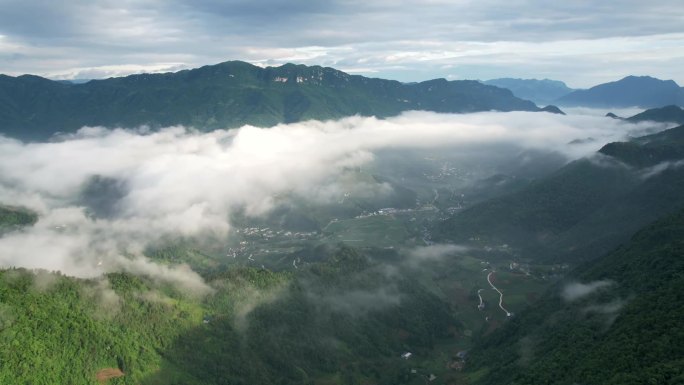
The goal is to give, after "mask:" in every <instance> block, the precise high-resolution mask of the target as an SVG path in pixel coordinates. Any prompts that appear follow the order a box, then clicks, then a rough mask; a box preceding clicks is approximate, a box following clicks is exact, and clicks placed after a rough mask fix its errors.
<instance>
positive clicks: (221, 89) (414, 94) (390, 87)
mask: <svg viewBox="0 0 684 385" xmlns="http://www.w3.org/2000/svg"><path fill="white" fill-rule="evenodd" d="M407 110H427V111H435V112H445V113H464V112H475V111H489V110H498V111H512V110H520V111H539V110H540V109H539V108H538V107H537V106H536V105H535V104H534V103H532V102H530V101H527V100H522V99H520V98H517V97H515V96H513V94H512V93H511V92H510V91H509V90H505V89H501V88H497V87H493V86H487V85H483V84H481V83H479V82H477V81H468V80H461V81H447V80H445V79H434V80H429V81H424V82H420V83H411V84H404V83H400V82H398V81H393V80H384V79H375V78H367V77H363V76H358V75H349V74H347V73H344V72H342V71H338V70H335V69H333V68H327V67H325V68H324V67H320V66H311V67H307V66H304V65H294V64H285V65H283V66H280V67H267V68H261V67H257V66H254V65H251V64H248V63H245V62H240V61H230V62H224V63H220V64H216V65H210V66H205V67H201V68H197V69H192V70H184V71H179V72H175V73H164V74H141V75H131V76H126V77H121V78H109V79H104V80H91V81H89V82H86V83H82V84H74V83H64V82H57V81H51V80H48V79H45V78H41V77H37V76H32V75H24V76H19V77H9V76H4V75H2V76H0V128H1V129H0V132H2V133H4V134H5V135H9V136H12V137H16V138H21V139H32V140H35V139H38V140H40V139H46V138H49V137H50V136H51V135H52V134H54V133H55V132H73V131H75V130H77V129H79V128H80V127H82V126H86V125H87V126H105V127H117V126H123V127H137V126H141V125H148V126H150V127H152V128H155V127H160V126H168V125H177V124H182V125H187V126H194V127H196V128H198V129H201V130H212V129H220V128H232V127H238V126H242V125H245V124H250V125H256V126H272V125H275V124H278V123H291V122H297V121H302V120H308V119H319V120H326V119H336V118H341V117H345V116H351V115H357V114H358V115H364V116H377V117H388V116H393V115H397V114H399V113H401V112H402V111H407Z"/></svg>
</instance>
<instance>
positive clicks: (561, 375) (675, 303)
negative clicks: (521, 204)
mask: <svg viewBox="0 0 684 385" xmlns="http://www.w3.org/2000/svg"><path fill="white" fill-rule="evenodd" d="M683 271H684V211H681V210H680V211H678V212H676V213H675V214H673V215H670V216H668V217H666V218H664V219H662V220H659V221H658V222H656V223H654V224H652V225H649V226H647V227H646V228H644V229H643V230H641V231H639V232H638V233H637V234H636V235H634V236H633V237H632V239H631V240H630V241H629V242H628V243H627V244H625V245H623V246H621V247H620V248H618V249H617V250H615V251H613V252H612V253H610V254H608V255H606V256H604V257H602V258H600V259H597V260H595V261H592V262H589V263H587V264H584V265H582V266H580V267H579V268H578V269H577V270H576V271H575V272H574V273H573V274H572V277H570V278H568V279H567V280H566V281H564V282H562V283H560V284H559V285H557V286H556V287H555V288H554V289H552V290H550V291H549V292H548V293H547V295H546V296H545V297H543V298H542V299H540V300H539V301H538V303H537V305H536V306H535V307H533V308H530V309H528V310H527V311H526V312H524V313H522V314H520V315H519V316H518V317H516V318H515V319H513V320H511V322H510V323H509V324H508V325H507V326H506V327H504V328H502V329H501V330H499V331H497V332H495V333H494V334H493V335H492V336H490V337H489V338H486V339H484V340H483V341H482V345H481V347H480V348H477V349H475V350H474V351H473V352H472V354H471V356H470V360H469V363H468V367H467V370H468V372H469V375H470V376H472V378H473V379H475V381H473V383H474V384H681V383H683V382H684V329H682V327H681V320H682V319H684V295H683V293H684V275H683V274H682V272H683Z"/></svg>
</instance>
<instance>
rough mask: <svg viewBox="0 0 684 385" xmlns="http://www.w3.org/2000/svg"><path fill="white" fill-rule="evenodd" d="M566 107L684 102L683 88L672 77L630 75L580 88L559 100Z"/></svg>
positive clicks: (630, 105) (661, 104)
mask: <svg viewBox="0 0 684 385" xmlns="http://www.w3.org/2000/svg"><path fill="white" fill-rule="evenodd" d="M556 103H557V104H559V105H560V106H566V107H575V106H583V107H596V108H611V107H642V108H654V107H663V106H667V105H684V90H683V89H682V88H681V87H679V85H678V84H677V83H675V82H674V81H673V80H660V79H656V78H652V77H650V76H627V77H626V78H623V79H621V80H618V81H616V82H610V83H604V84H599V85H597V86H594V87H592V88H590V89H588V90H577V91H574V92H572V93H570V94H568V95H565V96H563V97H561V98H559V99H558V100H557V101H556Z"/></svg>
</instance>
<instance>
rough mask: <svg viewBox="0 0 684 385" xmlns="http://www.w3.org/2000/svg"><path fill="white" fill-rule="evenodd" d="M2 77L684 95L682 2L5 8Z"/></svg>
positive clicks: (111, 1)
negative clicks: (632, 88) (228, 70)
mask: <svg viewBox="0 0 684 385" xmlns="http://www.w3.org/2000/svg"><path fill="white" fill-rule="evenodd" d="M0 10H1V11H0V73H5V74H10V75H19V74H23V73H32V74H39V75H43V76H47V77H51V78H56V79H57V78H61V79H69V78H101V77H108V76H119V75H126V74H130V73H136V72H143V71H146V72H159V71H175V70H179V69H183V68H193V67H198V66H201V65H206V64H215V63H219V62H222V61H227V60H244V61H248V62H251V63H254V64H259V65H279V64H282V63H286V62H294V63H302V64H318V65H324V66H331V67H335V68H338V69H341V70H344V71H346V72H350V73H358V74H362V75H368V76H374V77H383V78H390V79H397V80H402V81H420V80H427V79H431V78H436V77H445V78H447V79H464V78H465V79H491V78H496V77H522V78H551V79H558V80H564V81H566V82H567V83H568V84H569V85H570V86H572V87H589V86H592V85H595V84H597V83H601V82H606V81H612V80H617V79H619V78H621V77H623V76H626V75H629V74H635V75H652V76H655V77H658V78H661V79H673V80H675V81H677V82H678V83H679V84H680V85H684V6H683V5H682V2H681V0H661V1H658V2H648V1H643V0H621V1H595V0H592V1H587V0H572V1H541V0H477V1H470V0H404V1H401V0H331V1H314V0H225V1H220V0H99V1H98V0H72V1H42V0H0Z"/></svg>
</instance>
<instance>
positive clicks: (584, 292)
mask: <svg viewBox="0 0 684 385" xmlns="http://www.w3.org/2000/svg"><path fill="white" fill-rule="evenodd" d="M613 284H614V282H613V281H594V282H589V283H579V282H576V283H570V284H568V285H566V286H565V287H564V288H563V292H562V293H561V296H562V297H563V299H565V300H566V301H568V302H572V301H576V300H578V299H581V298H584V297H586V296H588V295H590V294H593V293H595V292H597V291H598V290H600V289H603V288H606V287H610V286H612V285H613Z"/></svg>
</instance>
